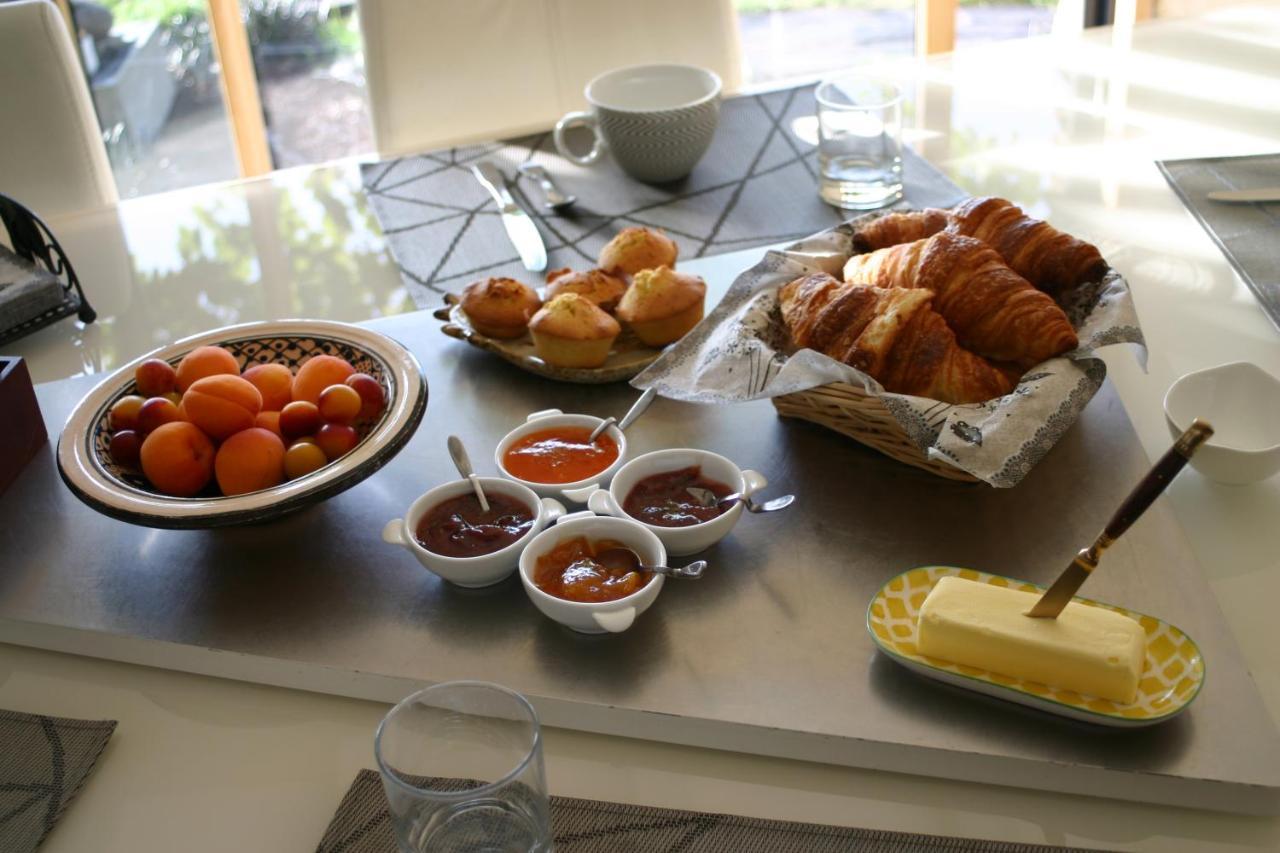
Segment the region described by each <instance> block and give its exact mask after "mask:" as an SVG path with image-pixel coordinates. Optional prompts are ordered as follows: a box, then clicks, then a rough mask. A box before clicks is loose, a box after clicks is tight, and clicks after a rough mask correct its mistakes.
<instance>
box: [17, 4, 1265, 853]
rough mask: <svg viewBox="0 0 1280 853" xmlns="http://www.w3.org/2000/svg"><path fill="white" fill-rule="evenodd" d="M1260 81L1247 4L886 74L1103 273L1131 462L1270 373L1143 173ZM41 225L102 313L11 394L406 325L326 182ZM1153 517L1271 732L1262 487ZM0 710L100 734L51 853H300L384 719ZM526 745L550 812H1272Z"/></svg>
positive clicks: (1141, 815) (1207, 255)
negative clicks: (1192, 564) (211, 349)
mask: <svg viewBox="0 0 1280 853" xmlns="http://www.w3.org/2000/svg"><path fill="white" fill-rule="evenodd" d="M1277 67H1280V7H1277V6H1274V5H1273V6H1270V7H1243V8H1235V9H1224V10H1220V11H1218V12H1215V13H1213V14H1211V15H1208V16H1206V17H1203V18H1199V19H1194V20H1188V21H1181V22H1179V21H1173V22H1157V23H1153V24H1149V25H1145V26H1142V27H1139V28H1138V29H1137V30H1136V31H1135V32H1133V33H1124V32H1111V31H1105V30H1104V31H1095V32H1092V33H1090V34H1088V35H1087V36H1086V37H1085V38H1083V39H1081V40H1078V41H1069V42H1055V41H1053V40H1050V39H1036V40H1029V41H1025V42H1012V43H1007V44H1002V45H997V46H986V47H983V48H981V49H978V50H976V51H975V52H973V53H971V54H962V55H960V56H950V57H942V58H939V59H936V60H933V61H930V62H929V63H927V64H925V65H922V66H913V65H906V64H904V65H899V66H895V67H893V68H892V69H891V70H892V71H894V72H895V73H897V74H899V75H901V76H902V77H903V79H908V78H911V79H914V80H915V81H916V82H915V84H914V85H913V87H912V88H913V90H914V98H913V103H914V111H915V116H916V120H915V125H914V130H912V131H909V133H908V138H909V139H910V140H911V141H912V142H913V143H914V144H916V146H917V148H918V149H919V150H921V151H922V152H923V153H924V154H925V156H927V157H928V158H929V159H931V160H932V161H933V162H935V163H936V164H938V165H940V166H941V167H942V168H944V169H945V170H946V171H947V172H948V174H950V175H951V176H952V177H953V178H954V179H955V180H956V181H957V182H958V183H960V184H961V185H962V186H963V187H965V188H966V189H967V190H970V191H972V192H974V193H998V194H1002V195H1006V196H1008V197H1011V198H1014V199H1015V200H1017V201H1019V202H1020V203H1023V204H1026V205H1028V206H1029V207H1030V209H1031V210H1032V211H1034V212H1036V213H1037V214H1041V215H1045V216H1048V217H1051V218H1052V219H1053V221H1054V222H1055V223H1057V224H1059V225H1060V226H1062V227H1064V228H1066V229H1068V230H1071V231H1073V232H1076V233H1079V234H1081V235H1082V236H1086V237H1088V238H1091V239H1093V240H1094V241H1095V242H1097V243H1098V244H1099V246H1100V247H1101V249H1102V251H1103V253H1104V254H1105V255H1106V256H1107V258H1108V259H1109V260H1110V261H1111V262H1112V263H1113V264H1114V265H1115V266H1117V267H1119V268H1120V269H1122V270H1123V271H1124V272H1125V273H1126V276H1127V277H1128V279H1129V281H1130V283H1131V284H1132V286H1133V289H1134V293H1135V298H1136V300H1137V303H1138V308H1139V311H1140V314H1141V318H1142V322H1143V327H1144V330H1145V332H1146V335H1147V339H1148V342H1149V344H1150V347H1151V359H1150V364H1149V372H1148V373H1146V374H1144V373H1143V372H1142V371H1141V370H1140V369H1139V368H1138V367H1137V365H1136V364H1135V362H1134V359H1133V358H1132V357H1131V355H1130V354H1129V353H1127V352H1125V351H1124V349H1123V348H1121V349H1117V350H1114V351H1112V352H1109V353H1108V354H1107V362H1108V366H1109V368H1110V375H1111V377H1112V379H1113V381H1114V382H1115V384H1116V387H1117V389H1118V390H1119V392H1120V394H1121V397H1122V399H1123V400H1124V402H1125V405H1126V407H1127V409H1128V411H1129V415H1130V418H1131V419H1132V420H1133V422H1134V425H1135V427H1136V428H1137V430H1138V433H1139V435H1140V437H1141V439H1142V441H1143V444H1144V446H1145V448H1146V449H1147V452H1148V453H1149V454H1151V455H1155V454H1156V453H1158V452H1160V451H1162V450H1163V449H1164V447H1165V446H1166V444H1167V442H1168V437H1167V432H1166V429H1165V426H1164V423H1163V416H1162V414H1161V410H1160V399H1161V397H1162V396H1163V393H1164V390H1165V389H1166V388H1167V387H1168V385H1169V384H1170V383H1171V382H1172V381H1173V379H1175V378H1176V377H1177V376H1179V375H1181V374H1182V373H1185V372H1187V371H1190V370H1194V369H1197V368H1201V367H1206V366H1210V365H1214V364H1219V363H1222V362H1226V361H1232V360H1241V359H1243V360H1250V361H1254V362H1256V363H1258V364H1260V365H1262V366H1263V367H1265V368H1266V369H1268V370H1270V371H1271V372H1273V373H1275V374H1277V375H1280V346H1277V343H1278V342H1280V337H1278V335H1280V333H1278V332H1277V331H1276V329H1275V328H1274V327H1273V326H1272V325H1271V324H1270V322H1269V321H1268V319H1267V318H1266V316H1265V315H1264V314H1263V312H1262V311H1261V310H1260V308H1259V307H1258V305H1257V303H1256V301H1255V300H1254V298H1253V297H1252V295H1250V294H1249V293H1248V291H1247V290H1246V289H1245V287H1244V285H1243V284H1242V283H1241V282H1240V281H1239V280H1238V279H1237V278H1236V277H1235V275H1234V274H1233V273H1232V272H1231V270H1230V268H1229V266H1228V265H1227V263H1226V261H1225V259H1224V258H1223V257H1222V256H1221V254H1220V253H1219V252H1218V250H1217V249H1216V248H1215V247H1214V246H1213V244H1212V243H1211V242H1210V240H1209V238H1208V237H1207V235H1205V234H1204V233H1203V232H1202V230H1201V229H1200V227H1199V226H1198V225H1197V224H1196V223H1195V222H1194V220H1192V218H1191V217H1190V215H1189V214H1187V213H1186V212H1185V210H1183V208H1182V207H1181V205H1180V204H1179V203H1178V201H1177V200H1176V198H1175V197H1174V196H1173V194H1172V192H1171V191H1169V189H1168V188H1167V186H1166V185H1165V183H1164V180H1163V178H1162V177H1161V176H1160V174H1159V172H1158V171H1157V170H1156V168H1155V166H1154V163H1153V160H1154V159H1156V158H1171V157H1186V156H1208V155H1224V154H1232V153H1240V154H1247V153H1257V152H1262V151H1274V150H1277V149H1278V148H1280V122H1278V121H1276V116H1277V115H1280V87H1277V86H1275V84H1274V80H1273V79H1272V77H1271V75H1273V74H1274V69H1275V68H1277ZM53 225H54V227H55V229H56V230H57V233H58V234H59V237H60V239H62V240H63V241H64V244H65V245H66V246H67V248H68V251H69V252H70V253H71V256H72V258H73V260H75V261H78V266H79V268H80V272H81V277H82V279H84V280H85V281H86V285H87V287H88V288H89V293H90V296H91V298H92V299H93V301H94V303H95V305H96V306H97V307H98V308H99V311H100V314H101V315H102V316H103V320H102V321H101V323H100V325H99V326H98V327H97V328H92V327H91V328H90V329H88V330H86V331H85V332H83V333H79V334H78V335H76V336H68V334H67V329H66V327H65V326H60V327H57V328H55V329H48V330H45V331H43V332H41V333H40V334H38V335H36V336H34V337H33V338H30V339H27V340H26V341H23V342H21V343H20V344H19V345H17V346H15V347H10V348H9V349H10V350H11V351H14V352H17V353H18V354H21V355H25V356H27V357H28V358H29V359H30V360H31V363H32V367H33V372H34V373H35V374H36V376H37V379H38V380H47V379H52V378H57V377H59V376H66V375H72V374H74V373H77V372H82V371H83V370H85V369H86V368H87V369H89V370H106V369H110V368H111V367H113V366H115V365H118V364H120V363H122V362H123V361H126V360H128V359H129V358H131V357H133V356H134V355H136V354H137V353H140V352H142V351H145V350H147V349H150V348H151V347H152V346H154V345H156V344H157V343H159V342H161V341H164V340H171V339H173V338H175V337H178V336H181V335H183V334H186V333H189V332H194V331H198V330H202V329H204V328H207V327H208V326H210V325H214V324H219V323H229V322H234V321H237V320H249V319H257V318H265V317H283V316H291V315H298V314H305V315H308V316H320V317H334V318H339V319H350V320H357V319H366V318H368V317H370V316H376V315H378V314H380V313H389V312H394V311H400V310H407V309H408V308H409V307H410V306H409V304H408V301H407V299H406V298H405V295H404V292H403V290H402V289H401V286H400V283H399V281H398V279H397V276H396V275H395V273H394V267H393V266H392V265H391V264H390V262H389V259H388V258H387V256H386V253H385V248H384V246H383V244H382V242H381V239H380V237H379V235H378V232H377V228H376V225H375V224H374V223H372V221H371V219H370V217H369V215H368V212H367V208H365V206H364V205H363V202H362V201H361V199H360V195H359V179H358V172H357V169H356V167H355V165H354V164H352V163H346V164H339V165H335V166H331V167H325V168H319V169H303V170H294V171H291V172H285V173H281V174H278V175H275V176H273V177H271V178H267V179H262V180H259V181H249V182H243V183H236V184H229V185H224V186H217V187H210V188H205V189H200V190H192V191H187V192H181V193H174V194H169V195H164V196H158V197H153V198H147V199H140V200H136V201H131V202H125V203H123V204H121V206H120V207H119V208H118V209H116V210H112V211H98V212H91V213H86V214H82V215H80V216H77V217H73V218H68V219H66V220H62V221H58V222H55V223H53ZM184 227H185V229H186V234H185V236H180V235H179V232H180V231H181V230H182V229H183V228H184ZM175 246H176V247H179V248H178V249H175V248H174V247H175ZM757 255H758V250H757V251H754V252H748V253H737V254H736V255H728V256H721V257H720V258H715V259H708V260H704V261H699V262H697V264H696V271H698V272H700V273H701V274H702V275H704V276H706V277H708V278H710V277H713V276H725V277H731V276H732V275H733V274H734V273H736V271H737V270H739V269H740V268H742V267H744V266H746V265H747V263H749V262H750V260H751V259H754V257H756V256H757ZM89 259H92V265H91V264H90V263H89ZM689 268H690V269H695V266H694V265H693V264H690V265H689ZM50 426H51V429H52V430H53V431H54V432H56V431H57V428H58V425H56V424H52V425H50ZM1169 499H1170V500H1171V501H1172V502H1173V505H1174V508H1175V511H1176V512H1177V514H1178V516H1179V519H1180V521H1181V522H1182V524H1183V526H1184V528H1185V529H1186V531H1187V534H1188V538H1189V539H1190V541H1191V543H1192V547H1193V548H1194V549H1195V551H1196V555H1197V557H1198V558H1199V560H1200V562H1201V564H1202V565H1203V566H1204V569H1205V571H1206V573H1207V574H1208V575H1209V577H1210V578H1211V581H1212V585H1213V588H1214V591H1215V593H1216V595H1217V597H1218V600H1219V603H1220V604H1221V606H1222V608H1223V610H1224V612H1225V613H1226V616H1227V618H1228V620H1229V622H1230V624H1231V625H1232V627H1233V629H1234V630H1235V632H1236V634H1237V637H1238V638H1239V640H1240V642H1241V644H1242V646H1243V648H1244V651H1245V655H1246V657H1247V659H1248V660H1249V662H1250V666H1251V669H1252V670H1253V672H1254V675H1255V678H1256V679H1257V681H1258V683H1259V686H1260V688H1261V690H1262V693H1263V696H1264V699H1265V700H1266V702H1267V703H1268V707H1269V709H1270V710H1271V713H1272V716H1273V717H1274V718H1276V719H1280V662H1277V660H1276V659H1275V657H1274V654H1273V652H1272V650H1273V649H1274V648H1275V646H1276V643H1277V640H1278V639H1280V632H1278V631H1277V629H1276V628H1275V627H1274V624H1273V617H1272V608H1271V606H1270V605H1269V602H1270V601H1272V600H1274V599H1275V598H1276V596H1277V595H1280V572H1277V568H1280V557H1278V556H1277V555H1280V525H1277V524H1275V521H1274V520H1275V519H1276V518H1277V517H1280V480H1274V479H1273V480H1272V481H1270V482H1267V483H1263V484H1260V485H1256V486H1248V487H1227V486H1218V485H1215V484H1213V483H1210V482H1208V481H1206V480H1205V479H1203V478H1202V477H1200V476H1199V475H1198V474H1195V473H1194V472H1189V473H1187V474H1185V475H1184V476H1182V477H1181V478H1180V479H1179V480H1178V481H1177V482H1176V483H1175V484H1174V486H1173V488H1172V490H1171V492H1170V496H1169ZM6 532H7V530H6V531H0V535H5V533H6ZM0 707H4V708H11V709H15V710H29V711H33V712H41V713H51V714H59V715H66V716H81V717H92V718H106V717H111V718H116V719H119V720H120V721H121V726H120V728H119V729H118V731H117V733H116V736H115V737H114V738H113V741H112V743H111V745H110V746H109V747H108V750H107V752H106V753H105V754H104V757H103V760H102V764H101V766H100V767H99V768H98V770H97V772H96V774H95V776H94V777H93V778H92V779H91V780H90V782H89V784H88V785H87V786H86V787H85V789H84V791H82V792H81V794H80V796H79V798H78V800H77V801H76V802H75V803H74V804H73V806H72V808H71V809H70V810H69V811H68V813H67V814H66V815H65V816H64V818H63V819H62V821H61V823H60V825H59V827H58V829H57V830H56V831H55V832H54V833H53V834H52V836H51V837H50V839H49V842H48V844H47V846H46V847H45V849H46V850H49V851H52V853H57V851H60V850H67V851H70V850H82V849H99V850H129V851H139V850H172V849H183V850H225V849H236V850H273V851H275V850H309V849H311V848H312V847H313V846H314V844H315V842H316V840H317V839H318V837H319V835H320V833H321V832H322V831H323V828H324V826H325V824H326V822H327V820H328V818H329V817H330V815H331V814H332V812H333V809H334V808H335V807H336V805H337V802H338V800H339V798H340V797H341V794H342V792H343V791H345V789H346V787H347V785H348V784H349V783H350V781H351V778H352V777H353V775H354V774H355V771H356V770H357V769H359V768H361V767H367V766H369V765H370V764H371V761H372V756H371V738H372V731H373V728H374V726H375V724H376V722H377V720H378V718H379V717H380V716H381V714H382V713H384V711H385V707H384V706H381V705H377V704H374V703H367V702H359V701H354V700H346V699H339V698H334V697H329V696H320V695H314V694H303V693H297V692H293V691H288V690H283V689H277V688H269V687H261V686H255V685H250V684H244V683H238V682H231V681H222V680H218V679H211V678H205V677H200V676H193V675H186V674H180V673H173V672H167V671H162V670H158V669H148V668H145V667H137V666H129V665H124V664H115V663H107V662H101V661H94V660H89V659H85V658H79V657H73V656H68V655H60V654H54V653H48V652H38V651H32V650H27V649H20V648H16V647H11V646H6V647H3V648H0ZM546 743H547V764H548V775H549V781H550V785H551V789H552V791H553V792H555V793H560V794H566V795H571V796H589V797H597V798H602V799H611V800H620V801H627V802H637V803H648V804H654V805H663V806H677V807H684V808H694V809H707V810H713V811H727V812H736V813H742V814H753V815H762V816H767V817H779V818H786V819H793V820H807V821H815V822H826V823H837V824H849V825H859V826H867V827H876V828H885V829H903V830H912V831H923V832H934V833H939V834H955V835H966V836H975V837H992V838H1004V839H1010V840H1021V841H1041V842H1048V843H1060V844H1076V845H1081V846H1098V847H1108V848H1124V849H1148V850H1162V851H1163V850H1188V851H1190V850H1197V851H1198V850H1205V849H1215V848H1216V849H1228V848H1229V849H1239V848H1245V849H1265V850H1271V849H1277V848H1278V847H1280V819H1276V818H1270V819H1262V818H1259V819H1252V818H1242V817H1238V816H1228V815H1219V814H1211V813H1207V812H1199V813H1197V812H1186V811H1181V810H1172V809H1165V808H1160V807H1155V806H1143V805H1135V804H1132V803H1116V802H1108V801H1102V800H1096V799H1089V798H1082V797H1067V796H1061V795H1051V794H1038V793H1031V792H1026V791H1018V790H1013V789H1008V788H997V787H989V786H978V785H965V784H958V783H951V782H942V781H934V780H929V779H924V778H917V777H906V776H896V775H892V774H885V773H875V772H871V771H860V770H850V769H845V768H835V767H827V766H821V765H813V764H803V763H799V762H790V761H785V760H780V759H767V758H760V757H753V756H745V755H736V754H730V753H722V752H712V751H707V750H691V749H687V748H679V747H674V746H667V745H663V744H655V743H650V742H640V741H631V740H627V739H623V738H609V737H600V736H594V735H586V734H581V733H575V732H568V731H562V730H552V731H549V732H548V736H547V742H546ZM459 771H460V772H465V768H459Z"/></svg>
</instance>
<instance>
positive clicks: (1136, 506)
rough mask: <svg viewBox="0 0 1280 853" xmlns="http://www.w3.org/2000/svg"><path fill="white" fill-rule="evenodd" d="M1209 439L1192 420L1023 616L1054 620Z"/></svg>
mask: <svg viewBox="0 0 1280 853" xmlns="http://www.w3.org/2000/svg"><path fill="white" fill-rule="evenodd" d="M1212 436H1213V427H1211V426H1209V425H1208V424H1207V423H1205V422H1204V421H1202V420H1200V419H1199V418H1196V419H1195V420H1194V421H1192V422H1191V426H1189V427H1187V430H1186V432H1184V433H1183V434H1182V435H1180V436H1179V437H1178V440H1177V441H1175V442H1174V443H1173V447H1171V448H1169V449H1168V450H1167V451H1165V454H1164V456H1161V457H1160V461H1158V462H1156V464H1155V465H1154V466H1152V468H1151V470H1150V471H1148V472H1147V476H1145V477H1143V478H1142V480H1141V481H1140V482H1139V483H1138V485H1137V486H1136V487H1134V490H1133V491H1132V492H1130V493H1129V497H1127V498H1125V499H1124V503H1122V504H1120V508H1119V509H1118V510H1116V514H1115V515H1113V516H1111V520H1110V521H1108V522H1107V526H1106V528H1105V529H1103V531H1102V532H1101V533H1099V534H1098V538H1097V539H1095V540H1094V542H1093V544H1092V545H1090V546H1089V547H1088V548H1085V549H1084V550H1083V551H1081V552H1080V553H1079V554H1076V557H1075V559H1074V560H1072V561H1071V565H1069V566H1067V568H1066V571H1064V572H1063V573H1062V574H1060V575H1058V579H1057V580H1056V581H1054V582H1053V585H1052V586H1051V587H1049V589H1047V590H1046V591H1045V594H1044V595H1042V596H1040V600H1039V601H1037V602H1036V603H1035V604H1034V605H1032V607H1031V609H1030V610H1028V611H1027V614H1026V615H1028V616H1032V617H1035V618H1037V619H1057V618H1058V614H1059V613H1061V612H1062V611H1063V608H1065V607H1066V606H1067V604H1068V603H1069V602H1070V601H1071V599H1072V598H1074V597H1075V594H1076V593H1077V592H1078V591H1079V590H1080V586H1081V584H1083V583H1084V582H1085V581H1086V580H1088V579H1089V575H1090V574H1091V573H1092V572H1093V570H1094V569H1096V568H1097V567H1098V558H1099V557H1101V556H1102V552H1103V551H1105V550H1107V548H1109V547H1111V544H1112V543H1114V542H1115V541H1116V540H1117V539H1119V538H1120V536H1121V534H1123V533H1124V532H1125V531H1126V530H1128V529H1129V527H1130V525H1132V524H1133V523H1134V522H1135V521H1137V520H1138V516H1140V515H1142V514H1143V513H1144V512H1146V511H1147V507H1149V506H1151V504H1153V503H1154V502H1155V499H1156V498H1158V497H1160V493H1161V492H1163V491H1164V489H1165V486H1167V485H1169V483H1170V481H1172V480H1173V478H1174V477H1176V476H1177V474H1178V472H1179V471H1181V470H1182V466H1184V465H1186V464H1187V461H1188V460H1189V459H1190V458H1191V455H1192V454H1193V453H1195V452H1196V450H1197V449H1199V447H1200V445H1202V444H1204V443H1205V442H1206V441H1208V440H1209V439H1210V437H1212Z"/></svg>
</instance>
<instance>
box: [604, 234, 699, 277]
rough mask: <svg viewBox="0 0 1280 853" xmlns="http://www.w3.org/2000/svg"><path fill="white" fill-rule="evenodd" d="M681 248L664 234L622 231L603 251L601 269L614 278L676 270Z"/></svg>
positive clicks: (606, 244)
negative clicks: (643, 271) (642, 271)
mask: <svg viewBox="0 0 1280 853" xmlns="http://www.w3.org/2000/svg"><path fill="white" fill-rule="evenodd" d="M679 251H680V248H679V247H678V246H677V245H676V243H675V241H674V240H672V239H671V238H670V237H668V236H667V235H666V234H663V233H662V232H661V231H653V230H651V229H649V228H623V229H622V230H621V231H619V232H618V233H617V235H616V236H615V237H614V238H613V239H612V240H610V241H609V242H608V243H605V245H604V248H603V249H601V250H600V257H599V259H598V260H599V263H600V269H602V270H604V271H605V272H610V273H613V274H614V275H624V276H631V275H635V274H636V273H638V272H640V270H651V269H654V268H655V267H661V266H668V267H672V268H674V267H675V265H676V255H677V254H679Z"/></svg>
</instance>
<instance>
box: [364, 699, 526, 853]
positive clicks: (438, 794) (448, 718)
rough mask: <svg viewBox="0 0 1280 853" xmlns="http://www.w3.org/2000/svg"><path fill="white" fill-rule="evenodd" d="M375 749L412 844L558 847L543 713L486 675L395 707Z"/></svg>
mask: <svg viewBox="0 0 1280 853" xmlns="http://www.w3.org/2000/svg"><path fill="white" fill-rule="evenodd" d="M373 749H374V755H375V756H376V758H377V761H378V770H379V772H380V773H381V774H382V785H383V787H384V788H385V789H386V792H387V802H388V803H389V805H390V808H391V819H392V823H393V824H394V826H395V832H396V840H397V842H398V843H399V845H400V849H401V850H402V851H406V853H420V851H428V850H429V851H431V853H463V851H466V853H543V851H549V850H550V849H551V827H550V811H549V807H548V802H547V783H546V775H545V773H544V771H543V765H542V736H541V733H540V732H539V728H538V715H537V714H536V713H535V712H534V710H533V706H532V705H530V704H529V703H528V701H527V700H526V699H525V698H524V697H523V696H521V695H520V694H519V693H515V692H513V691H511V690H508V689H506V688H505V687H500V686H498V685H496V684H488V683H486V682H483V681H450V682H445V683H443V684H437V685H435V686H434V687H428V688H427V689H425V690H422V691H419V692H418V693H415V694H413V695H412V696H410V697H409V698H408V699H405V700H404V701H403V702H401V703H400V704H399V705H396V706H395V707H394V708H392V709H391V712H390V713H389V714H387V716H386V717H385V718H384V719H383V721H382V723H381V725H379V726H378V734H377V736H376V737H375V739H374V746H373ZM458 777H465V778H468V779H476V780H478V781H479V782H480V783H481V785H480V786H479V787H473V788H470V789H465V788H463V787H462V786H461V785H459V784H458V782H457V779H458ZM451 782H452V783H453V784H450V783H451Z"/></svg>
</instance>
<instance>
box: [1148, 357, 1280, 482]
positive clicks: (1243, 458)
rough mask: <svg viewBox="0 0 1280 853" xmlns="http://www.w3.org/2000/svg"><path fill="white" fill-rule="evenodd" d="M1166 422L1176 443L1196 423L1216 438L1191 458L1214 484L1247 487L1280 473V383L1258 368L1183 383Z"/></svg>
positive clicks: (1214, 371) (1241, 365)
mask: <svg viewBox="0 0 1280 853" xmlns="http://www.w3.org/2000/svg"><path fill="white" fill-rule="evenodd" d="M1164 417H1165V422H1166V423H1167V424H1168V425H1169V432H1170V433H1171V434H1172V435H1173V437H1174V438H1177V437H1178V436H1180V435H1181V434H1182V433H1183V431H1184V430H1185V429H1186V428H1187V427H1189V426H1191V422H1192V421H1193V420H1195V419H1196V418H1204V419H1205V420H1206V421H1208V422H1209V423H1210V424H1212V425H1213V429H1214V433H1213V437H1212V438H1211V439H1209V440H1208V441H1207V442H1205V443H1204V444H1203V445H1202V446H1201V447H1200V449H1199V450H1197V451H1196V453H1195V455H1194V456H1192V457H1191V467H1193V468H1195V469H1196V470H1197V471H1199V472H1200V473H1201V474H1203V475H1205V476H1206V477H1208V478H1209V479H1211V480H1216V481H1218V482H1220V483H1230V484H1233V485H1242V484H1245V483H1255V482H1258V481H1259V480H1265V479H1266V478H1268V477H1270V476H1271V475H1272V474H1274V473H1276V471H1280V379H1277V378H1276V377H1274V376H1272V375H1271V374H1270V373H1267V372H1266V371H1265V370H1263V369H1262V368H1261V367H1258V366H1257V365H1256V364H1251V363H1249V362H1245V361H1236V362H1232V363H1230V364H1223V365H1219V366H1218V367H1209V368H1206V369H1204V370H1197V371H1195V372H1193V373H1188V374H1187V375H1185V376H1183V377H1181V378H1180V379H1178V380H1177V381H1176V382H1174V383H1173V384H1172V385H1171V386H1169V391H1168V392H1167V393H1166V394H1165V396H1164Z"/></svg>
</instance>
